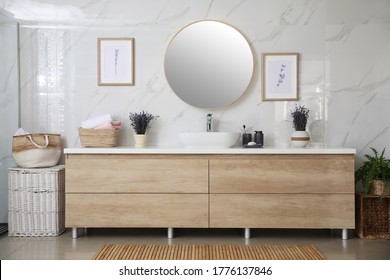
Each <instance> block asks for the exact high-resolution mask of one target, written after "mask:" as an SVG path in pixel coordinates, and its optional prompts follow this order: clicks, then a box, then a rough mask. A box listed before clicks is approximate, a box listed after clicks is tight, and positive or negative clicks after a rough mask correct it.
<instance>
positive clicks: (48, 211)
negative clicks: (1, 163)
mask: <svg viewBox="0 0 390 280" xmlns="http://www.w3.org/2000/svg"><path fill="white" fill-rule="evenodd" d="M8 227H9V228H8V235H9V236H57V235H60V234H61V233H62V232H63V231H64V230H65V166H64V165H57V166H53V167H49V168H19V167H15V168H9V169H8Z"/></svg>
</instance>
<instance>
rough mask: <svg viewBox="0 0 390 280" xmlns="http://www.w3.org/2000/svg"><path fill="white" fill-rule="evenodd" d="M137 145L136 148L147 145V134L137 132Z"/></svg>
mask: <svg viewBox="0 0 390 280" xmlns="http://www.w3.org/2000/svg"><path fill="white" fill-rule="evenodd" d="M134 140H135V147H136V148H145V146H146V134H135V135H134Z"/></svg>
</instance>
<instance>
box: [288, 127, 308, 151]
mask: <svg viewBox="0 0 390 280" xmlns="http://www.w3.org/2000/svg"><path fill="white" fill-rule="evenodd" d="M309 141H310V135H309V133H308V132H307V131H294V133H293V134H292V135H291V143H293V145H294V146H295V147H305V146H306V145H307V144H308V143H309Z"/></svg>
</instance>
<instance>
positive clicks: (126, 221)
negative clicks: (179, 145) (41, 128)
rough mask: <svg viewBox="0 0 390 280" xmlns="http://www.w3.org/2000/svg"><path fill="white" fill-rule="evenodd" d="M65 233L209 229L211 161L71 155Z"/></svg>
mask: <svg viewBox="0 0 390 280" xmlns="http://www.w3.org/2000/svg"><path fill="white" fill-rule="evenodd" d="M65 178H66V202H65V205H66V213H65V223H66V226H67V227H72V228H77V227H175V228H180V227H199V228H203V227H208V226H209V223H208V219H209V217H208V161H207V159H197V158H181V157H176V156H172V157H158V156H157V157H149V156H145V157H143V156H139V155H138V156H133V155H85V154H81V155H73V154H71V155H67V157H66V175H65Z"/></svg>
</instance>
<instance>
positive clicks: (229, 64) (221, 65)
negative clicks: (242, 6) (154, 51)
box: [164, 20, 253, 109]
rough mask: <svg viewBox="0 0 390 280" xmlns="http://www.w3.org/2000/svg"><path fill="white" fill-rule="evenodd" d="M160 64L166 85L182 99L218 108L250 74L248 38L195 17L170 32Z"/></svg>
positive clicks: (242, 87)
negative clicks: (170, 39) (196, 20)
mask: <svg viewBox="0 0 390 280" xmlns="http://www.w3.org/2000/svg"><path fill="white" fill-rule="evenodd" d="M164 67H165V76H166V78H167V81H168V83H169V85H170V87H171V88H172V90H173V91H174V92H175V94H176V95H177V96H178V97H179V98H180V99H182V100H183V101H184V102H186V103H188V104H190V105H192V106H194V107H198V108H204V109H210V108H219V107H223V106H227V105H230V104H232V103H233V102H234V101H236V100H237V99H238V98H239V97H240V96H241V95H242V94H243V93H244V92H245V90H246V88H247V87H248V85H249V83H250V80H251V78H252V73H253V54H252V51H251V48H250V46H249V43H248V41H247V40H246V39H245V37H244V36H243V35H242V34H241V33H240V32H239V31H238V30H236V29H235V28H233V27H232V26H230V25H227V24H224V23H222V22H218V21H210V20H205V21H198V22H195V23H192V24H190V25H188V26H186V27H184V28H183V29H182V30H181V31H179V32H178V33H177V34H176V35H175V36H174V38H173V39H172V41H171V42H170V44H169V46H168V48H167V51H166V54H165V62H164Z"/></svg>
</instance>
